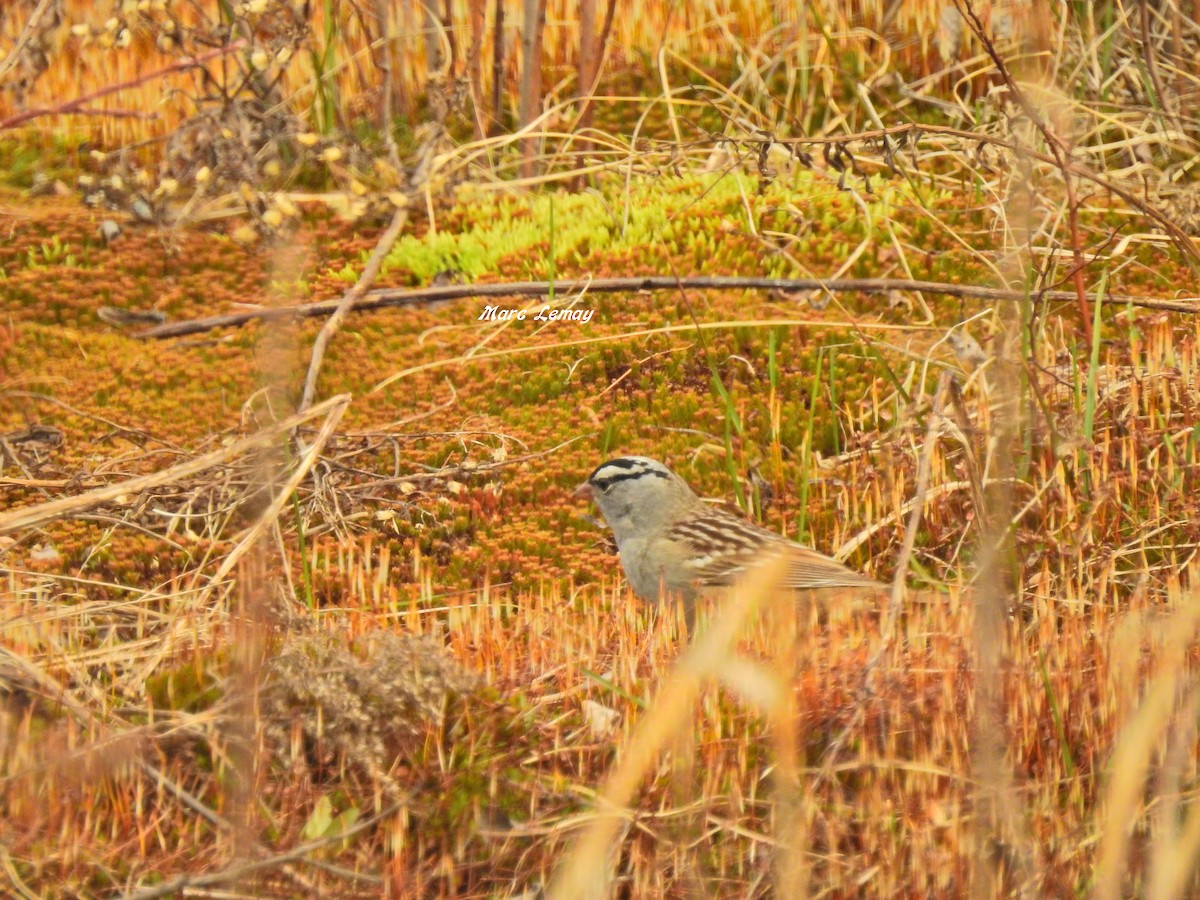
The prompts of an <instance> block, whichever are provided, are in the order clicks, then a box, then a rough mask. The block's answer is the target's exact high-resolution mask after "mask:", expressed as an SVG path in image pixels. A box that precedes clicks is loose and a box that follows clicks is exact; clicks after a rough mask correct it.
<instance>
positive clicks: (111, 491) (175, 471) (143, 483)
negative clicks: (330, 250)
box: [0, 394, 350, 534]
mask: <svg viewBox="0 0 1200 900" xmlns="http://www.w3.org/2000/svg"><path fill="white" fill-rule="evenodd" d="M349 399H350V398H349V396H348V395H346V394H340V395H338V396H337V397H330V398H329V399H328V400H326V401H325V402H324V403H320V404H318V405H316V406H314V407H313V408H312V409H310V410H307V411H306V412H303V413H297V414H296V415H294V416H289V417H288V418H286V419H284V420H282V421H280V422H276V423H275V424H273V425H270V426H268V427H266V428H264V429H263V430H262V431H260V432H258V433H257V434H252V435H250V436H249V437H246V438H242V439H241V440H240V441H237V442H235V443H233V444H230V445H229V446H228V447H222V448H221V449H220V450H214V451H213V452H212V453H206V454H204V455H203V456H198V457H196V458H195V459H189V460H188V461H187V462H184V463H180V464H179V465H177V466H172V467H171V468H169V469H166V470H164V471H162V472H155V473H153V474H152V475H143V476H142V477H140V478H131V479H129V480H128V481H121V482H118V483H116V484H109V485H105V486H104V487H100V488H96V489H95V490H91V491H88V492H86V493H84V494H79V495H78V496H75V497H61V498H59V499H58V500H52V501H50V502H49V503H42V504H39V505H37V506H30V507H27V508H25V509H16V510H12V511H11V512H6V513H0V534H4V533H5V532H9V531H19V530H21V529H23V528H33V527H36V526H38V525H41V524H43V523H45V522H49V521H51V520H52V519H57V518H61V517H63V516H70V515H78V514H79V513H82V512H84V511H85V510H89V509H92V508H94V507H96V506H99V505H100V504H102V503H107V502H108V501H110V500H114V499H116V498H117V497H119V496H121V495H122V494H134V493H137V492H139V491H144V490H147V489H148V488H152V487H157V486H158V485H160V484H170V483H171V482H174V481H179V480H181V479H184V478H187V477H189V476H191V475H195V474H196V473H197V472H203V471H204V470H205V469H208V468H211V467H212V466H215V465H217V464H219V463H221V462H223V461H224V460H226V459H232V458H233V457H235V456H238V455H239V454H241V453H245V452H246V451H247V450H253V449H254V448H256V447H262V446H264V445H267V444H270V443H271V442H272V441H274V440H276V439H277V437H278V435H279V434H281V433H283V432H287V431H291V430H292V429H293V428H295V427H296V426H297V425H299V424H301V423H302V422H306V421H308V420H309V419H313V418H316V417H318V416H321V415H325V414H326V413H328V412H329V411H330V410H332V409H334V408H335V407H337V406H338V405H339V404H341V405H344V404H346V403H347V402H348V401H349Z"/></svg>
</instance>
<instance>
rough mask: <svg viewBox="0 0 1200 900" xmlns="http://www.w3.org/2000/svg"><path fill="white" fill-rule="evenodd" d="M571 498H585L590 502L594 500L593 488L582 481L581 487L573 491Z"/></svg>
mask: <svg viewBox="0 0 1200 900" xmlns="http://www.w3.org/2000/svg"><path fill="white" fill-rule="evenodd" d="M571 496H572V497H584V498H586V499H588V500H590V499H591V498H592V486H591V485H590V484H588V483H587V482H586V481H582V482H580V483H579V486H578V487H577V488H575V490H573V491H571Z"/></svg>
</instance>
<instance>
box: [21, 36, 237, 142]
mask: <svg viewBox="0 0 1200 900" xmlns="http://www.w3.org/2000/svg"><path fill="white" fill-rule="evenodd" d="M245 46H246V42H245V41H244V40H238V41H233V42H231V43H229V44H226V45H224V46H223V47H217V48H215V49H213V50H209V51H208V52H207V53H201V54H200V55H199V56H193V57H190V58H188V59H182V60H180V61H179V62H177V63H173V64H171V65H169V66H164V67H163V68H161V69H155V70H154V71H153V72H146V73H144V74H141V75H138V76H137V77H136V78H130V79H129V80H128V81H122V82H119V83H118V84H107V85H105V86H104V87H102V88H99V89H97V90H94V91H92V92H91V93H90V94H84V95H83V96H82V97H76V98H75V99H73V100H64V101H63V102H62V103H60V104H58V106H50V107H46V106H37V107H33V108H31V109H23V110H21V112H19V113H13V114H12V115H11V116H9V117H8V118H7V119H0V131H5V130H7V129H9V128H16V127H17V126H18V125H23V124H24V123H25V122H28V121H29V120H30V119H38V118H41V117H42V116H61V115H66V114H68V113H76V112H79V111H80V109H81V107H84V106H87V104H89V103H91V102H92V101H93V100H98V99H100V98H101V97H107V96H108V95H109V94H119V93H120V92H121V91H127V90H129V89H130V88H135V87H138V86H139V85H142V84H145V83H146V82H149V81H154V80H155V79H156V78H162V77H163V76H164V75H170V74H172V73H173V72H185V71H187V70H188V69H194V68H196V67H198V66H202V65H204V64H205V63H206V62H208V61H209V60H213V59H217V58H219V57H222V56H227V55H229V54H230V53H235V52H237V51H238V50H241V49H242V48H243V47H245Z"/></svg>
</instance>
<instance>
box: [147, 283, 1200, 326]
mask: <svg viewBox="0 0 1200 900" xmlns="http://www.w3.org/2000/svg"><path fill="white" fill-rule="evenodd" d="M365 274H366V273H365V272H364V275H365ZM551 288H553V290H554V292H555V293H556V294H557V295H560V296H561V295H563V294H566V293H569V292H571V291H578V290H583V289H585V288H586V289H587V291H588V293H593V294H594V293H610V294H611V293H622V292H635V291H667V290H679V289H680V288H683V289H686V290H696V291H700V290H712V291H736V290H771V291H829V292H832V293H852V292H859V293H863V294H886V293H888V292H890V291H922V292H925V293H930V294H942V295H944V296H947V297H973V298H977V299H980V300H1023V299H1025V298H1026V296H1027V294H1026V292H1025V291H1022V290H1014V289H1009V288H995V287H986V286H983V285H973V284H951V283H948V282H941V281H913V280H910V279H906V278H838V279H833V280H831V281H825V280H823V279H820V278H742V277H737V276H728V277H727V276H699V275H697V276H689V277H684V278H675V277H674V276H669V275H646V276H635V277H632V278H599V279H596V280H593V281H589V280H586V279H579V280H573V281H572V280H567V281H555V282H549V281H511V282H505V283H501V284H447V285H439V286H436V287H427V288H416V289H412V290H399V289H394V288H387V289H384V290H378V291H368V292H367V293H366V294H364V295H363V297H362V298H361V299H359V300H358V301H356V302H354V303H352V304H349V305H348V306H347V307H346V309H347V311H348V310H349V309H350V308H353V309H354V310H355V311H356V312H366V311H368V310H374V309H388V308H391V307H396V306H410V305H412V304H415V303H431V302H435V301H439V300H461V299H463V298H464V297H544V296H547V295H548V294H549V293H550V291H551ZM1089 296H1090V297H1091V298H1092V299H1093V300H1096V299H1102V302H1104V303H1106V304H1111V305H1115V306H1138V307H1142V308H1144V309H1160V310H1165V311H1168V312H1181V313H1197V312H1200V298H1180V299H1171V298H1165V297H1136V296H1133V295H1131V294H1105V295H1104V297H1103V298H1098V297H1097V296H1096V295H1089ZM1075 298H1076V294H1075V292H1074V291H1041V292H1039V293H1037V294H1036V296H1035V299H1038V300H1042V301H1050V302H1055V301H1068V300H1074V299H1075ZM345 303H346V298H345V297H343V298H342V299H341V300H321V301H318V302H316V303H304V304H301V305H299V306H284V307H272V308H270V309H255V310H249V311H247V312H240V313H229V314H227V315H223V316H209V317H206V318H203V319H193V320H191V321H189V322H172V323H170V324H168V325H159V326H156V327H154V328H150V329H147V330H146V331H142V332H139V333H138V335H137V336H138V337H141V338H154V339H159V338H168V337H180V336H181V335H186V334H198V333H200V332H204V331H210V330H211V329H214V328H227V327H235V326H240V325H245V324H246V323H247V322H254V321H271V320H274V319H288V318H293V317H296V318H315V317H319V316H325V315H330V314H331V313H336V312H337V310H338V309H339V308H340V307H341V306H342V305H343V304H345Z"/></svg>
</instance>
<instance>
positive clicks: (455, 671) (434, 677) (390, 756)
mask: <svg viewBox="0 0 1200 900" xmlns="http://www.w3.org/2000/svg"><path fill="white" fill-rule="evenodd" d="M480 686H481V681H480V678H479V676H478V675H477V674H475V673H472V672H469V671H467V670H466V669H464V668H463V667H462V665H461V664H460V663H458V662H456V661H455V660H454V659H452V658H451V657H450V656H448V655H447V654H446V652H445V650H444V649H443V648H442V647H440V646H439V645H437V644H436V643H435V642H434V641H433V639H432V638H431V637H425V636H411V635H405V634H395V633H391V632H384V631H374V632H370V633H368V634H366V635H362V636H360V637H359V638H357V639H356V640H354V641H347V640H346V639H344V638H342V637H340V636H335V635H331V634H323V633H318V634H312V635H308V636H305V637H302V638H297V639H294V640H292V642H291V643H289V644H287V645H285V646H284V647H283V649H282V650H281V651H280V652H279V654H278V655H277V656H275V657H273V658H272V659H271V660H270V662H269V663H268V665H267V669H266V682H265V686H264V691H263V697H262V713H263V716H264V719H265V721H266V723H267V724H266V728H265V733H266V735H267V737H268V738H269V739H270V740H271V741H272V743H273V744H274V745H275V746H276V747H277V748H279V749H281V750H283V749H288V748H290V750H291V751H292V752H298V753H301V754H305V755H307V756H309V757H310V758H311V759H312V760H313V761H314V762H315V763H317V764H318V765H320V766H322V767H326V766H331V765H333V766H336V765H338V764H342V763H348V764H349V765H350V766H352V767H355V768H357V769H358V771H359V773H360V774H361V775H364V776H367V777H368V778H369V779H370V780H371V781H373V782H375V783H377V784H378V785H379V786H381V787H383V788H385V789H387V788H390V791H389V792H390V793H392V795H393V799H394V798H395V797H396V796H398V795H399V794H400V793H402V788H401V786H400V785H398V784H397V782H396V780H395V775H394V774H393V770H394V765H395V762H396V760H397V759H398V758H401V759H407V760H408V761H409V763H410V764H411V759H412V757H413V756H414V754H415V753H416V751H417V750H418V749H419V748H420V745H421V743H422V742H423V741H424V739H425V738H426V737H427V736H428V734H429V732H430V731H431V730H432V729H437V728H440V727H441V725H442V722H443V720H444V717H445V715H446V712H447V707H448V706H449V704H450V703H451V702H452V700H454V698H456V697H460V696H467V695H470V694H471V692H472V691H474V690H476V689H477V688H479V687H480Z"/></svg>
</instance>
